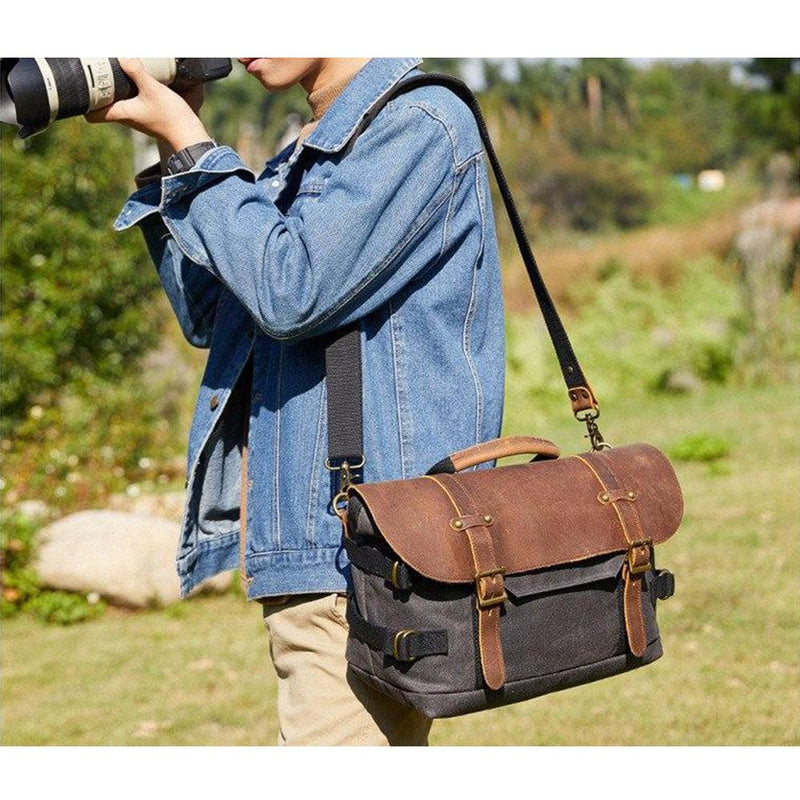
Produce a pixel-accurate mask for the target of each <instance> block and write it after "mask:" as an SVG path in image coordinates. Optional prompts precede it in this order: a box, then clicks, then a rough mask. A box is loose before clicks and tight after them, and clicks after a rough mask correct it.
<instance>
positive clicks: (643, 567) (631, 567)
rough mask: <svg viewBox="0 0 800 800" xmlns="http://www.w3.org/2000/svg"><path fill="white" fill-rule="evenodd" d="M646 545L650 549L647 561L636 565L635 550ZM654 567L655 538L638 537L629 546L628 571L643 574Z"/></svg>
mask: <svg viewBox="0 0 800 800" xmlns="http://www.w3.org/2000/svg"><path fill="white" fill-rule="evenodd" d="M641 547H646V548H647V549H648V556H647V563H646V564H640V565H639V566H638V567H637V566H636V557H635V555H634V551H635V550H636V549H637V548H641ZM652 568H653V540H652V539H637V540H636V541H635V542H631V543H630V546H629V547H628V572H630V574H631V575H641V574H642V573H643V572H647V571H648V570H650V569H652Z"/></svg>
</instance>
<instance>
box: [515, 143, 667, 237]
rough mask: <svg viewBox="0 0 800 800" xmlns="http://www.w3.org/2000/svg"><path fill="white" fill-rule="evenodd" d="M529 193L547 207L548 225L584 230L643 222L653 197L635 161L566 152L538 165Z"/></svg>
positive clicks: (533, 199)
mask: <svg viewBox="0 0 800 800" xmlns="http://www.w3.org/2000/svg"><path fill="white" fill-rule="evenodd" d="M529 197H530V199H531V200H532V201H533V202H535V203H537V204H539V205H541V206H543V207H544V208H546V209H547V211H546V213H545V215H544V217H543V221H544V222H546V223H547V224H549V225H551V226H553V227H567V228H575V229H577V230H583V231H586V230H597V229H600V228H609V227H618V228H631V227H634V226H637V225H641V224H642V223H643V222H645V221H646V220H647V217H648V214H649V212H650V209H651V208H652V206H653V200H654V198H653V194H652V192H651V190H650V189H649V187H648V185H647V180H646V176H644V175H643V174H642V171H641V170H640V169H637V167H636V165H635V164H634V163H633V162H630V161H623V160H620V159H618V158H613V157H598V158H595V159H593V160H592V161H591V162H589V161H587V160H584V159H580V158H577V157H575V156H569V155H568V156H566V157H563V158H561V159H558V160H554V161H552V162H550V163H548V164H547V165H545V166H544V167H543V168H542V169H541V171H540V172H539V173H538V175H537V176H536V178H535V179H534V180H533V181H532V184H531V188H530V193H529Z"/></svg>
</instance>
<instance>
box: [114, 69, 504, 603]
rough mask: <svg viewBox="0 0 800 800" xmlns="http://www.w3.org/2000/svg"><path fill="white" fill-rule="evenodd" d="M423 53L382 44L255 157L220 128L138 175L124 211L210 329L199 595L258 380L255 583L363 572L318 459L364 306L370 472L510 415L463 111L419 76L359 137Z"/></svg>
mask: <svg viewBox="0 0 800 800" xmlns="http://www.w3.org/2000/svg"><path fill="white" fill-rule="evenodd" d="M419 63H420V60H419V59H412V58H376V59H372V60H371V61H369V62H368V63H367V64H366V65H365V66H364V67H363V68H362V69H361V71H360V72H359V73H357V75H356V76H355V77H354V78H353V79H352V81H351V82H350V83H349V84H348V85H347V87H346V88H345V90H344V91H343V92H342V94H341V95H340V96H339V97H338V98H337V99H336V101H335V102H334V103H333V104H332V105H331V107H330V108H329V109H328V111H327V112H326V113H325V114H324V115H323V117H322V119H321V121H320V122H319V124H318V126H317V127H316V129H315V130H314V131H313V132H312V133H311V134H310V136H308V137H307V138H306V139H305V140H304V141H303V142H302V143H301V145H300V147H299V148H298V149H296V150H295V147H294V145H290V146H289V147H287V148H286V149H284V150H283V151H282V152H281V153H279V154H278V155H277V156H275V157H274V158H273V159H271V160H270V161H268V162H267V164H266V168H265V169H264V170H263V172H262V173H261V174H260V175H258V176H256V175H255V174H253V172H252V171H251V170H250V169H248V168H247V167H246V166H245V164H244V163H243V162H242V161H241V159H240V158H239V156H238V155H237V154H236V152H235V151H234V150H232V149H231V148H230V147H225V146H219V147H216V148H213V149H212V150H209V151H208V152H207V153H205V154H204V155H203V156H202V157H201V158H200V160H199V161H198V163H197V164H196V165H195V166H194V167H192V169H191V170H189V171H188V172H185V173H181V174H178V175H174V176H166V177H164V178H162V179H161V181H160V182H156V183H155V184H150V185H148V186H145V187H144V188H142V189H140V190H138V191H136V192H135V193H134V194H132V195H131V197H130V198H129V200H128V202H127V203H126V204H125V206H124V208H123V209H122V211H121V213H120V214H119V217H118V218H117V220H116V222H115V228H116V229H117V230H123V229H125V228H128V227H130V226H132V225H135V224H136V225H138V226H139V227H140V228H141V230H142V231H143V233H144V236H145V240H146V242H147V246H148V249H149V251H150V254H151V256H152V258H153V261H154V263H155V265H156V267H157V270H158V274H159V278H160V280H161V283H162V285H163V287H164V290H165V292H166V294H167V296H168V298H169V300H170V303H171V305H172V308H173V309H174V312H175V314H176V316H177V318H178V321H179V322H180V325H181V329H182V330H183V333H184V335H185V336H186V338H187V339H188V341H189V342H191V343H192V344H193V345H195V346H197V347H202V348H209V353H208V361H207V365H206V368H205V373H204V375H203V379H202V385H201V386H200V389H199V393H198V396H197V403H196V408H195V414H194V419H193V422H192V427H191V431H190V433H189V443H188V458H187V476H188V480H187V497H186V505H185V511H184V518H183V523H182V534H181V539H180V544H179V549H178V556H177V566H178V573H179V575H180V578H181V587H182V591H183V593H184V594H186V593H188V592H189V591H190V590H191V589H192V588H193V587H194V586H196V585H197V584H198V583H199V582H200V581H202V580H204V579H206V578H208V577H209V576H211V575H213V574H215V573H217V572H220V571H222V570H227V569H232V568H234V567H236V566H237V563H238V558H239V554H238V546H239V544H238V540H239V529H240V520H239V515H240V491H241V467H242V444H243V434H244V413H245V409H246V407H247V406H246V403H245V401H246V399H247V397H246V394H245V393H246V392H249V393H250V417H249V436H248V476H247V477H248V484H247V485H248V487H249V488H248V490H247V492H248V494H247V498H246V499H247V506H246V508H247V520H246V536H245V554H246V571H247V575H248V578H249V579H250V582H249V587H248V596H249V597H250V598H257V597H262V596H270V595H279V594H299V593H311V592H333V591H344V590H346V589H347V588H348V586H349V568H348V563H347V558H346V556H345V554H344V552H343V548H342V546H341V535H342V530H341V523H340V521H339V518H338V517H337V515H336V513H335V512H334V510H333V507H332V503H331V501H332V498H333V496H334V495H335V493H336V491H337V488H338V486H337V481H338V477H337V474H336V473H332V472H330V471H329V470H327V469H326V467H325V458H326V455H327V435H328V431H327V418H326V384H325V377H324V364H325V362H324V349H323V343H322V340H323V339H325V338H326V337H325V336H323V335H324V334H327V333H329V332H331V331H333V330H336V329H337V328H339V327H341V326H344V325H347V324H349V323H351V322H354V321H356V320H357V321H358V327H359V331H360V336H361V351H362V356H361V357H362V369H363V376H364V386H363V409H364V419H363V426H364V452H365V457H366V462H365V464H364V466H363V468H362V470H361V476H362V480H363V481H365V482H366V481H370V482H371V481H384V480H390V479H397V478H408V477H410V476H413V475H420V474H422V473H424V472H425V471H426V470H427V469H428V468H429V467H430V466H431V465H432V464H434V463H435V462H437V461H439V460H440V459H441V458H443V457H444V456H446V455H448V454H449V453H451V452H453V451H455V450H459V449H461V448H463V447H466V446H468V445H471V444H475V443H477V442H480V441H484V440H486V439H490V438H493V437H496V436H498V435H499V433H500V425H501V419H502V411H503V387H504V363H505V355H504V320H503V301H502V294H501V283H500V270H499V263H498V254H497V242H496V236H495V228H494V221H493V217H492V207H491V200H490V195H489V185H488V181H487V174H486V168H485V165H484V160H483V154H482V147H481V142H480V137H479V135H478V131H477V127H476V125H475V122H474V120H473V117H472V115H471V113H470V111H469V109H468V108H467V107H466V106H465V105H464V104H463V103H462V102H461V101H460V100H459V99H458V98H457V97H456V96H455V95H454V94H452V93H451V92H450V91H449V90H447V89H445V88H443V87H439V86H425V87H420V88H418V89H415V90H412V91H410V92H407V93H405V94H402V95H400V96H398V97H397V98H395V99H394V100H392V101H391V102H390V103H389V104H387V106H386V107H385V108H384V109H383V110H382V111H381V112H380V113H379V114H378V115H377V117H376V118H375V119H374V120H373V122H372V123H371V125H370V126H369V127H368V128H367V129H366V130H365V131H364V132H363V133H361V135H359V136H358V137H357V138H356V139H355V141H354V142H350V140H351V138H352V135H353V133H354V131H355V129H356V127H357V125H358V123H359V122H360V120H361V118H362V117H363V115H364V114H365V112H367V110H368V109H369V108H370V107H371V106H372V105H373V104H374V103H375V101H376V100H377V99H378V98H379V97H380V96H381V95H382V94H383V93H384V92H385V91H386V90H387V89H389V88H390V87H391V86H393V85H394V84H395V83H396V82H398V81H399V80H401V79H402V78H403V77H405V76H411V75H413V74H416V73H417V72H418V70H417V65H418V64H419ZM349 145H350V146H349ZM304 150H305V151H311V152H310V153H309V154H308V155H306V157H304V158H302V159H300V158H299V155H300V153H301V152H302V151H304ZM240 376H241V377H242V380H238V379H239V378H240ZM482 466H490V465H488V464H487V465H482Z"/></svg>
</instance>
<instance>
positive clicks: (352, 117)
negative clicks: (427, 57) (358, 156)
mask: <svg viewBox="0 0 800 800" xmlns="http://www.w3.org/2000/svg"><path fill="white" fill-rule="evenodd" d="M421 62H422V59H421V58H372V59H370V60H369V61H368V62H367V63H366V64H365V65H364V66H363V67H362V68H361V69H360V70H359V71H358V73H356V75H355V77H354V78H353V79H352V80H351V81H350V83H348V84H347V86H346V87H345V89H344V91H343V92H342V93H341V94H340V95H339V96H338V97H337V98H336V100H335V101H334V102H333V104H332V105H331V107H330V108H329V109H328V110H327V111H326V112H325V113H324V114H323V115H322V119H321V120H320V121H319V124H318V125H317V127H316V128H314V130H313V131H312V132H311V134H310V135H309V136H308V137H307V138H306V139H305V140H304V141H303V142H301V147H313V148H314V149H315V150H321V151H323V152H324V153H335V152H337V151H338V150H341V149H342V148H343V147H344V146H345V144H347V142H348V141H349V139H350V137H351V136H352V135H353V133H354V132H355V130H356V128H357V127H358V123H359V122H361V119H362V117H363V116H364V114H366V113H367V111H369V109H370V108H371V107H372V105H373V104H374V103H375V102H376V101H377V100H378V98H380V97H381V95H383V94H384V93H385V92H387V91H388V90H389V89H391V87H392V86H394V85H395V84H396V83H397V82H398V81H399V80H400V79H401V78H402V77H403V76H404V75H405V74H406V73H408V72H409V71H410V70H412V69H413V68H414V67H416V66H417V65H418V64H420V63H421Z"/></svg>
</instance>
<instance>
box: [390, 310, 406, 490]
mask: <svg viewBox="0 0 800 800" xmlns="http://www.w3.org/2000/svg"><path fill="white" fill-rule="evenodd" d="M389 338H390V339H391V342H392V369H393V370H394V401H395V406H396V408H397V433H398V439H399V443H400V477H401V478H405V477H406V456H405V434H404V432H403V409H402V404H401V402H400V369H399V367H398V362H397V352H396V349H395V346H396V342H395V320H394V307H393V305H392V300H391V298H390V299H389Z"/></svg>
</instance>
